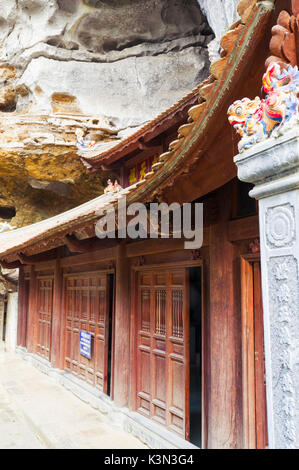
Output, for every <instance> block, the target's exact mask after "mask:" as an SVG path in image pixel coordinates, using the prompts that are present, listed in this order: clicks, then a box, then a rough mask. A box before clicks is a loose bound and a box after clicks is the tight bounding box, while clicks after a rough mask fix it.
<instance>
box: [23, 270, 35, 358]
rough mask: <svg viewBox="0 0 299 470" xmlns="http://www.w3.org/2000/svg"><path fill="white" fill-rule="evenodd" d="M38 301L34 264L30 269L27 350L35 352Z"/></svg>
mask: <svg viewBox="0 0 299 470" xmlns="http://www.w3.org/2000/svg"><path fill="white" fill-rule="evenodd" d="M36 303H37V279H36V272H35V269H34V266H31V271H30V287H29V307H28V316H27V335H26V336H27V338H26V343H27V350H28V352H30V353H35V351H36V339H35V329H36V314H37V312H36V307H37V305H36Z"/></svg>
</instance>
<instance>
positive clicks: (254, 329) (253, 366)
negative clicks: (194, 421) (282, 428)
mask: <svg viewBox="0 0 299 470" xmlns="http://www.w3.org/2000/svg"><path fill="white" fill-rule="evenodd" d="M242 266H243V269H242V304H243V308H242V310H243V312H242V325H243V326H242V329H243V391H244V393H243V410H244V431H245V432H244V447H247V448H254V449H264V448H266V447H267V444H268V435H267V405H266V380H265V358H264V327H263V306H262V288H261V265H260V261H259V259H249V260H246V259H243V262H242Z"/></svg>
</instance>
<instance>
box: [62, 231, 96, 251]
mask: <svg viewBox="0 0 299 470" xmlns="http://www.w3.org/2000/svg"><path fill="white" fill-rule="evenodd" d="M64 242H65V244H66V246H67V247H68V249H69V250H70V252H71V253H88V252H89V251H91V250H92V249H93V247H94V242H92V241H91V240H89V239H88V240H78V238H77V237H76V236H75V235H66V236H65V237H64Z"/></svg>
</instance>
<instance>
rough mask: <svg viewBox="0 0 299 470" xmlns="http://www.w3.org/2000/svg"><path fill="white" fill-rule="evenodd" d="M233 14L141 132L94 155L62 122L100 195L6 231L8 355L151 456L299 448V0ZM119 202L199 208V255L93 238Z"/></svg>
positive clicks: (256, 1)
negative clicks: (197, 75) (189, 85)
mask: <svg viewBox="0 0 299 470" xmlns="http://www.w3.org/2000/svg"><path fill="white" fill-rule="evenodd" d="M206 3H207V2H206ZM237 11H238V15H239V19H237V21H236V22H235V23H234V24H233V25H231V27H230V29H229V30H227V31H226V32H225V33H224V35H223V36H222V39H221V40H220V45H221V55H220V57H218V58H217V59H216V60H214V62H213V63H212V65H211V67H210V74H209V75H208V76H207V77H205V78H204V79H203V80H202V81H201V83H200V84H197V85H196V86H195V87H194V88H193V89H190V90H189V92H188V93H186V94H185V96H183V97H181V98H180V99H179V100H178V101H177V102H176V103H175V104H173V105H172V106H169V107H167V109H166V110H164V111H162V112H160V113H159V114H158V115H157V116H156V117H154V118H153V119H151V120H150V121H149V122H147V123H146V124H144V125H141V126H138V129H137V130H135V131H134V132H130V133H129V135H125V136H119V135H118V136H117V138H116V137H115V138H111V135H112V134H113V132H112V130H111V129H110V131H109V125H108V124H107V126H106V131H105V132H106V133H107V135H108V134H109V138H105V139H104V140H105V141H104V142H101V143H100V144H99V142H98V141H97V139H94V138H93V135H92V132H89V130H88V129H87V127H85V128H84V126H83V125H81V123H79V124H78V122H77V125H76V123H75V122H72V124H71V125H72V127H73V131H74V128H76V136H77V144H76V145H77V147H76V148H77V151H76V158H77V159H78V161H80V162H83V164H84V168H85V170H86V174H87V175H88V178H93V180H92V181H95V180H96V179H97V178H101V181H103V178H104V177H105V179H106V180H108V179H109V184H108V186H107V188H106V190H105V191H104V188H102V189H101V191H102V193H103V194H101V195H99V196H97V197H95V198H93V199H90V200H87V201H86V202H85V201H84V203H83V204H79V205H75V207H72V208H71V209H69V210H67V211H64V212H61V213H59V214H57V215H54V216H52V217H49V218H46V219H45V220H40V221H39V222H36V223H33V224H30V225H26V226H25V227H22V228H17V229H14V230H11V231H8V232H5V233H3V234H1V235H0V264H1V266H2V269H6V270H18V271H19V280H18V299H19V300H18V331H17V351H18V353H19V354H21V355H23V357H24V359H26V360H29V361H30V362H31V363H32V364H34V365H35V366H36V367H38V368H39V369H40V370H42V371H43V372H45V373H47V374H49V375H51V376H52V377H54V378H56V379H57V380H58V381H59V382H60V383H62V384H63V385H65V386H66V387H67V388H68V389H70V390H72V391H73V392H74V393H75V394H76V395H77V396H79V397H81V398H83V399H84V400H85V401H87V402H89V403H90V404H91V405H92V406H93V407H96V408H98V409H99V410H100V412H102V413H104V414H106V415H107V416H108V418H109V419H111V420H113V421H114V422H117V423H118V424H119V425H120V426H122V427H123V428H124V429H125V430H126V431H127V432H129V433H132V434H133V435H135V436H137V437H138V438H139V439H141V440H142V441H143V442H144V443H146V444H147V445H148V446H149V447H150V448H154V449H159V448H178V449H189V448H190V449H195V448H203V449H227V448H229V449H247V448H250V449H265V448H269V447H270V448H296V447H297V448H298V446H299V420H298V415H299V413H298V412H299V407H298V403H299V400H298V398H299V397H298V394H299V391H298V390H299V369H298V368H299V352H298V351H299V333H298V331H299V328H298V326H299V325H298V323H299V318H298V312H299V279H298V261H299V246H298V236H297V232H298V230H299V219H298V210H299V208H298V204H299V198H298V187H299V186H298V184H299V182H298V165H299V163H298V162H299V150H298V149H299V147H298V139H299V127H298V122H299V121H298V116H299V112H298V98H297V94H298V91H299V74H298V68H297V66H298V61H299V50H298V44H297V43H298V41H297V36H298V34H299V19H298V18H299V17H298V15H299V1H297V0H293V1H291V0H267V1H263V0H241V2H239V4H238V9H237ZM210 50H211V49H210ZM163 85H164V84H163ZM262 87H263V88H262ZM256 97H257V98H256ZM61 119H62V118H61ZM63 119H66V117H65V116H64V117H63ZM90 119H91V120H90V121H89V124H90V127H92V118H90ZM230 124H232V126H231V125H230ZM62 125H63V123H62V121H60V123H59V126H62ZM94 126H97V129H98V128H99V126H100V124H99V122H98V123H95V124H94ZM233 127H234V128H235V129H234V128H233ZM83 128H84V129H83ZM82 129H83V130H84V132H83V131H82ZM235 130H237V132H235ZM108 131H109V132H108ZM238 134H239V136H238ZM105 135H106V134H105ZM107 135H106V137H107ZM240 137H241V140H240ZM99 175H100V176H99ZM116 181H117V184H116ZM85 183H86V180H85ZM249 193H250V194H249ZM122 201H125V208H127V207H129V206H130V205H132V204H137V206H138V204H140V203H141V204H143V207H146V208H147V209H149V208H150V207H151V204H162V203H167V204H168V205H171V204H173V203H179V204H180V205H182V206H183V205H184V204H187V203H189V204H191V206H192V207H193V208H195V206H196V204H198V203H200V204H203V222H204V226H203V243H202V245H201V247H199V248H194V249H186V247H185V239H183V238H176V237H171V238H170V239H165V238H163V237H161V238H150V237H146V236H144V237H143V236H142V235H140V234H139V236H137V237H136V238H135V239H132V238H130V237H129V236H128V235H127V234H125V236H124V235H123V233H122V234H120V232H119V231H116V236H115V237H114V238H113V237H107V238H106V239H101V238H100V237H99V236H98V235H99V233H98V227H99V223H101V220H103V217H108V214H109V213H111V211H114V213H115V216H116V221H117V226H118V227H120V226H121V224H120V222H121V214H120V212H119V207H120V204H121V202H122ZM137 206H136V207H137ZM133 215H134V214H132V213H128V219H127V221H126V225H125V228H127V227H128V226H129V224H131V223H132V216H133ZM106 220H107V219H106ZM171 222H172V223H173V221H171ZM102 227H103V225H102ZM139 229H140V227H139V228H138V229H136V230H137V231H138V230H139ZM146 230H149V227H147V228H146ZM140 233H141V231H140ZM9 272H10V271H9Z"/></svg>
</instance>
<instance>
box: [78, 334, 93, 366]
mask: <svg viewBox="0 0 299 470" xmlns="http://www.w3.org/2000/svg"><path fill="white" fill-rule="evenodd" d="M80 354H81V356H84V357H87V359H91V333H87V331H82V330H80Z"/></svg>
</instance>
